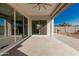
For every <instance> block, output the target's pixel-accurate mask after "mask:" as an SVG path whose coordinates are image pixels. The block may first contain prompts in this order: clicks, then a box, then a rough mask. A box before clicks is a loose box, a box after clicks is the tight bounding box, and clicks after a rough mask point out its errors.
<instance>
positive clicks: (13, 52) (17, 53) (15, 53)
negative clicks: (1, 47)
mask: <svg viewBox="0 0 79 59" xmlns="http://www.w3.org/2000/svg"><path fill="white" fill-rule="evenodd" d="M20 47H22V45H18V46H16V47H14V48H13V49H11V50H10V51H8V52H6V53H5V54H4V55H3V56H28V55H26V54H24V53H23V52H21V51H20V50H18V48H20Z"/></svg>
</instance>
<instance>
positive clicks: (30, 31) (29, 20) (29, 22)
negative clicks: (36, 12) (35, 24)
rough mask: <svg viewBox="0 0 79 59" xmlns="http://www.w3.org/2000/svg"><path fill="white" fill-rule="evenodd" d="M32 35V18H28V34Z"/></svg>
mask: <svg viewBox="0 0 79 59" xmlns="http://www.w3.org/2000/svg"><path fill="white" fill-rule="evenodd" d="M31 35H32V20H31V19H28V36H31Z"/></svg>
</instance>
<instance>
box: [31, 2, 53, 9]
mask: <svg viewBox="0 0 79 59" xmlns="http://www.w3.org/2000/svg"><path fill="white" fill-rule="evenodd" d="M35 4H36V5H35V6H33V8H32V9H34V8H36V7H38V10H41V8H44V9H47V6H52V4H49V3H35Z"/></svg>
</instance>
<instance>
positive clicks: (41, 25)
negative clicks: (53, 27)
mask: <svg viewBox="0 0 79 59" xmlns="http://www.w3.org/2000/svg"><path fill="white" fill-rule="evenodd" d="M46 24H47V21H46V20H33V21H32V34H34V35H46V34H47V25H46Z"/></svg>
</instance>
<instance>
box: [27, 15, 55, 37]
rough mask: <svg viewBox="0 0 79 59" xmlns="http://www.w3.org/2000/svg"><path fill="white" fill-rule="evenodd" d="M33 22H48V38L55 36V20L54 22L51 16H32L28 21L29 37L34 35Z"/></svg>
mask: <svg viewBox="0 0 79 59" xmlns="http://www.w3.org/2000/svg"><path fill="white" fill-rule="evenodd" d="M32 20H47V35H48V36H52V35H53V33H54V30H53V28H54V20H52V19H51V18H50V17H49V16H31V17H30V18H29V20H28V34H29V35H32ZM52 25H53V27H52Z"/></svg>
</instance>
